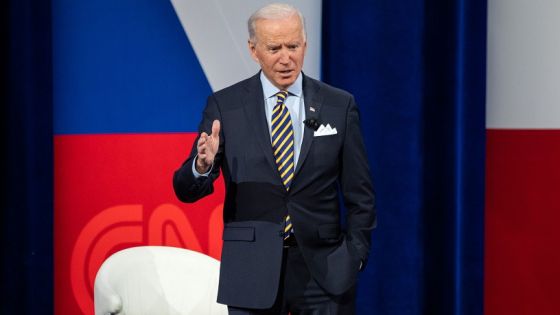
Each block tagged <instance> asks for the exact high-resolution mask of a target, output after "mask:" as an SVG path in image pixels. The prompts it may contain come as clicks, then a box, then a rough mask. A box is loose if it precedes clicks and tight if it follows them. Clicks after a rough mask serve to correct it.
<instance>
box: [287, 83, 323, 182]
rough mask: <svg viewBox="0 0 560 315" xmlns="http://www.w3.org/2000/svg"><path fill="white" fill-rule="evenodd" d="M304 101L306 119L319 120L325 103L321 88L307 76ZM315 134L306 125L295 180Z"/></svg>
mask: <svg viewBox="0 0 560 315" xmlns="http://www.w3.org/2000/svg"><path fill="white" fill-rule="evenodd" d="M303 99H304V103H305V118H306V119H309V118H319V114H320V113H321V104H322V101H323V96H322V94H321V93H320V86H319V85H318V84H317V83H316V82H314V81H313V80H312V79H310V78H308V77H307V76H306V75H304V76H303ZM312 107H313V109H315V111H314V112H313V111H311V109H310V108H312ZM313 132H314V130H313V129H311V128H309V127H307V126H305V125H304V126H303V142H302V144H301V151H300V153H299V159H298V163H297V165H296V171H295V174H294V177H295V178H297V174H298V173H299V171H300V170H301V167H302V165H303V163H304V162H305V159H306V158H307V154H308V153H309V149H310V148H311V144H312V143H313Z"/></svg>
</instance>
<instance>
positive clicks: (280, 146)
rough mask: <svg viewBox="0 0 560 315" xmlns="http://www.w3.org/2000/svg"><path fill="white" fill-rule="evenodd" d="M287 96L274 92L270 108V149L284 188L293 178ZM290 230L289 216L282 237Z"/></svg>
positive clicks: (288, 233) (292, 155) (286, 93)
mask: <svg viewBox="0 0 560 315" xmlns="http://www.w3.org/2000/svg"><path fill="white" fill-rule="evenodd" d="M287 97H288V92H287V91H280V92H278V93H276V105H275V106H274V109H273V110H272V123H271V128H272V132H271V135H272V150H273V151H274V158H275V159H276V165H277V166H278V172H280V177H281V178H282V182H283V183H284V187H286V190H290V184H291V183H292V180H293V179H294V129H293V127H292V119H291V117H290V112H289V111H288V108H287V107H286V105H285V104H284V101H285V100H286V98H287ZM291 232H292V223H291V220H290V216H289V215H287V216H286V218H285V225H284V238H288V237H289V235H290V233H291Z"/></svg>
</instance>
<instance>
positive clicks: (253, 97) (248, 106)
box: [243, 72, 281, 181]
mask: <svg viewBox="0 0 560 315" xmlns="http://www.w3.org/2000/svg"><path fill="white" fill-rule="evenodd" d="M243 101H244V102H245V106H244V109H245V115H247V121H248V122H250V124H251V125H252V126H253V130H254V136H255V137H256V139H257V142H258V143H259V144H260V146H261V148H262V150H263V152H264V156H265V157H266V160H267V161H268V163H269V164H270V167H272V168H273V169H276V168H277V166H276V163H275V162H274V154H273V152H272V144H271V143H270V131H269V130H268V122H267V121H266V113H265V109H264V106H265V104H264V95H263V91H262V85H261V80H260V72H259V73H257V74H256V75H255V76H253V77H252V78H251V80H249V81H248V84H247V85H246V93H245V98H244V99H243ZM275 173H278V172H275ZM278 180H279V181H281V180H280V174H278Z"/></svg>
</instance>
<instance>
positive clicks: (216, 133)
mask: <svg viewBox="0 0 560 315" xmlns="http://www.w3.org/2000/svg"><path fill="white" fill-rule="evenodd" d="M219 135H220V121H219V120H217V119H216V120H214V122H213V123H212V138H213V139H218V137H219Z"/></svg>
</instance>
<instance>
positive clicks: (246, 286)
mask: <svg viewBox="0 0 560 315" xmlns="http://www.w3.org/2000/svg"><path fill="white" fill-rule="evenodd" d="M303 95H304V100H305V111H306V117H307V118H315V119H316V120H318V121H319V122H320V123H321V124H324V125H326V124H330V125H331V127H333V128H336V130H337V134H334V135H328V136H318V137H316V136H314V130H313V129H311V128H309V127H304V131H303V142H302V147H301V151H300V156H299V160H298V164H297V165H296V170H295V176H294V179H293V182H292V184H291V187H290V190H289V191H286V189H285V188H284V186H283V185H282V182H281V179H280V174H279V173H278V170H277V167H276V164H275V161H274V157H273V152H272V145H271V142H270V132H269V129H268V124H267V121H266V115H265V104H264V96H263V92H262V86H261V82H260V79H259V74H256V75H255V76H253V77H251V78H249V79H247V80H244V81H241V82H239V83H237V84H235V85H232V86H230V87H228V88H225V89H223V90H221V91H218V92H216V93H214V94H212V95H210V96H209V98H208V102H207V105H206V108H205V110H204V113H203V119H202V122H201V124H200V127H199V131H200V132H202V131H204V132H207V133H208V134H210V132H211V129H212V128H211V127H212V122H213V121H214V120H215V119H217V120H219V121H220V122H221V129H220V146H219V149H218V154H217V155H216V157H215V160H214V166H213V168H212V171H211V173H210V175H209V176H208V177H199V178H195V177H194V175H193V173H192V163H193V160H194V157H195V156H196V154H197V150H196V141H195V143H194V144H193V148H192V152H191V154H190V156H189V157H188V159H187V160H186V161H185V162H184V163H183V165H182V166H181V167H180V168H179V169H178V170H177V171H176V172H175V174H174V177H173V186H174V189H175V193H176V195H177V197H178V198H179V199H180V200H181V201H184V202H194V201H196V200H198V199H200V198H202V197H204V196H206V195H208V194H210V193H212V191H213V182H214V180H215V179H216V178H217V177H218V176H219V171H220V169H221V170H222V172H223V176H224V180H225V189H226V197H225V201H224V231H223V250H222V257H221V267H220V268H221V269H220V284H219V290H218V302H220V303H223V304H227V305H230V306H237V307H247V308H269V307H271V306H272V305H273V303H274V300H275V298H276V294H277V291H278V286H279V281H280V270H281V263H282V251H283V244H282V242H283V238H282V227H283V219H284V217H285V215H286V214H290V217H291V219H292V224H293V227H294V233H295V237H296V239H297V242H298V246H299V248H300V250H301V252H302V255H303V257H304V259H305V262H306V264H307V266H308V268H309V270H310V272H311V274H312V276H313V278H314V279H315V280H316V281H317V283H318V284H319V285H320V286H321V287H323V288H324V289H325V290H326V291H328V292H329V293H331V294H334V295H337V294H341V293H344V292H345V291H347V290H348V289H349V288H350V287H352V286H353V285H354V283H355V281H356V278H357V273H358V271H359V269H360V264H362V268H363V266H365V263H366V261H367V258H368V252H369V248H370V235H371V231H372V229H373V228H374V227H375V225H376V212H375V207H374V203H375V195H374V191H373V186H372V182H371V178H370V170H369V166H368V160H367V157H366V152H365V148H364V144H363V141H362V135H361V132H360V125H359V115H358V109H357V107H356V104H355V102H354V98H353V96H352V95H350V94H349V93H347V92H345V91H342V90H340V89H336V88H334V87H331V86H329V85H327V84H325V83H322V82H319V81H317V80H314V79H311V78H309V77H307V76H305V75H304V76H303ZM310 108H313V109H314V111H312V110H311V109H310ZM296 123H297V122H296ZM339 195H341V196H342V198H339ZM340 200H343V202H344V205H345V207H346V210H347V217H346V225H345V229H343V228H342V227H341V217H340V216H341V213H340V205H339V201H340Z"/></svg>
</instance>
